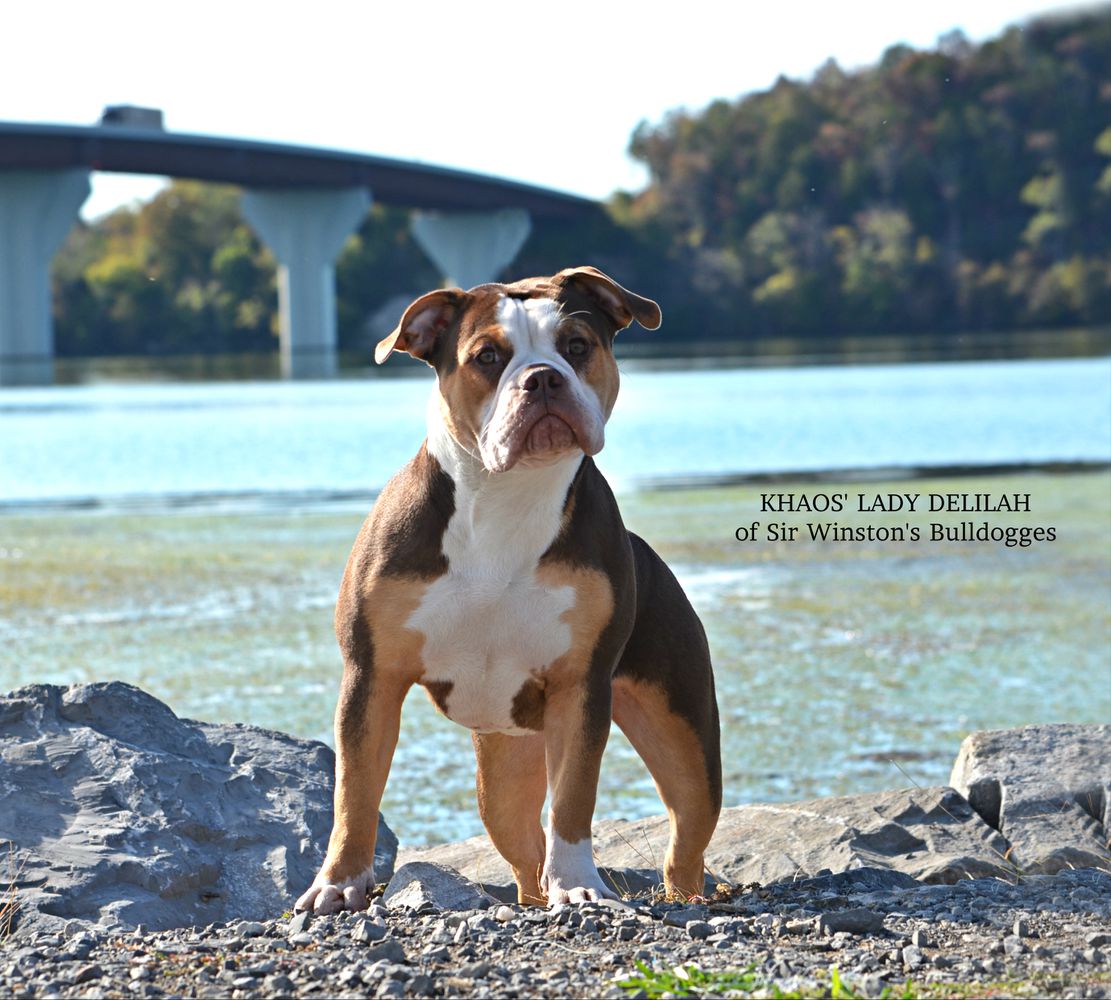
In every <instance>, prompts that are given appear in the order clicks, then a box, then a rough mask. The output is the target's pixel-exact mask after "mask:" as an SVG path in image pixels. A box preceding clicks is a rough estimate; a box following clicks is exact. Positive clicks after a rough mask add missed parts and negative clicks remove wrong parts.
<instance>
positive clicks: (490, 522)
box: [405, 460, 578, 735]
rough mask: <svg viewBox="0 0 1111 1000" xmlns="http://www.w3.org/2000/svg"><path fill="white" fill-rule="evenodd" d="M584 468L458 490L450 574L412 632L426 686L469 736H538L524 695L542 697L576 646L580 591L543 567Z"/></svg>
mask: <svg viewBox="0 0 1111 1000" xmlns="http://www.w3.org/2000/svg"><path fill="white" fill-rule="evenodd" d="M577 464H578V460H576V461H575V463H574V464H571V463H568V464H567V465H566V466H565V467H563V468H559V467H557V468H553V469H550V470H542V471H541V470H534V471H533V472H532V473H531V474H529V475H527V476H525V475H517V474H515V473H512V472H511V473H507V474H505V475H503V476H501V477H499V478H498V479H497V480H496V481H494V482H492V483H483V488H482V491H481V493H479V492H472V491H470V490H467V489H466V488H465V487H461V486H459V487H457V491H456V503H457V509H456V512H455V513H454V514H453V516H452V518H451V520H450V521H449V523H448V526H447V529H446V531H445V532H444V538H443V552H444V555H445V556H446V558H447V561H448V570H447V572H446V573H445V574H444V575H443V576H442V577H440V578H439V579H438V580H435V581H434V582H433V583H432V584H430V585H429V587H428V589H427V590H426V591H425V593H424V594H423V595H422V597H421V600H420V604H419V605H418V606H417V608H416V610H415V611H413V613H412V614H411V615H410V616H409V619H408V620H407V621H406V623H405V627H406V628H407V629H411V630H414V631H416V632H418V633H419V634H420V635H421V636H422V638H423V642H422V644H421V654H420V656H421V661H422V670H423V672H422V676H421V678H420V683H422V684H424V685H425V686H426V687H427V688H428V690H429V692H430V693H432V694H433V697H434V698H435V699H436V701H437V703H438V704H439V705H440V707H441V709H442V710H443V711H444V714H446V715H447V716H448V717H449V718H451V719H453V720H454V721H455V722H458V723H460V724H461V725H464V726H467V727H468V728H470V729H475V730H478V731H480V732H504V733H514V734H518V735H522V734H524V733H527V732H530V731H534V730H532V729H530V728H529V727H527V726H525V725H522V721H523V719H524V714H523V711H522V705H521V698H522V697H523V696H522V690H523V689H531V692H532V694H533V697H534V698H535V690H536V689H537V687H538V685H539V686H542V685H543V682H544V675H545V673H546V672H547V671H548V670H549V668H550V667H551V666H552V664H553V663H555V661H557V660H558V659H559V658H560V657H562V656H564V655H565V654H567V653H568V651H569V650H570V649H571V646H572V641H573V635H572V633H573V629H572V625H571V624H570V623H569V621H568V618H569V615H568V613H569V612H571V611H572V609H574V607H575V603H576V599H577V595H576V591H575V588H574V587H573V586H571V585H566V584H565V583H564V581H563V580H552V579H550V578H546V577H545V574H544V572H543V570H541V569H540V566H539V563H540V558H541V556H542V555H543V554H544V553H545V552H546V551H547V549H548V548H549V546H550V545H551V544H552V542H553V541H554V539H555V537H556V535H557V534H558V533H559V528H560V522H561V516H562V510H563V502H564V497H565V496H566V492H567V484H568V483H569V482H570V477H571V476H572V475H573V474H574V471H575V468H576V467H577ZM530 682H531V684H530ZM437 691H438V692H439V696H437V693H436V692H437ZM529 693H530V692H529V691H528V690H526V691H525V695H528V694H529ZM526 700H527V699H526ZM534 724H535V723H534Z"/></svg>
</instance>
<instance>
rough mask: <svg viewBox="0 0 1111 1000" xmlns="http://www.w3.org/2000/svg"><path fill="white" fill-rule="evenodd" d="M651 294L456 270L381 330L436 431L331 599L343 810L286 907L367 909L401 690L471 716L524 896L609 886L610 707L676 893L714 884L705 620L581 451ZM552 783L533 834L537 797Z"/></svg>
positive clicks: (717, 797) (581, 275)
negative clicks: (599, 827) (427, 388)
mask: <svg viewBox="0 0 1111 1000" xmlns="http://www.w3.org/2000/svg"><path fill="white" fill-rule="evenodd" d="M661 318H662V317H661V313H660V308H659V306H658V305H657V304H656V303H655V302H653V301H652V300H651V299H647V298H644V297H642V296H640V295H637V294H635V293H633V292H631V291H629V290H627V289H625V288H623V287H622V286H621V285H619V284H618V283H617V282H616V281H614V280H613V279H612V278H610V277H608V276H607V275H605V274H603V273H602V272H601V271H599V270H596V269H595V268H593V267H573V268H568V269H566V270H563V271H560V272H559V273H558V274H556V275H554V276H552V277H550V278H530V279H526V280H522V281H517V282H514V283H512V284H484V285H478V286H476V287H474V288H472V289H470V291H463V290H462V289H459V288H447V289H440V290H437V291H433V292H429V293H428V294H426V295H423V296H421V297H420V298H418V299H417V300H416V301H415V302H413V303H412V305H410V306H409V307H408V308H407V309H406V310H405V313H404V315H403V316H402V318H401V322H400V323H399V324H398V326H397V328H396V329H395V330H394V331H393V332H392V333H391V334H390V335H389V336H388V337H386V338H385V339H384V340H383V341H382V342H381V343H379V344H378V346H377V349H376V351H375V360H376V361H377V362H378V363H379V364H381V363H382V362H384V361H385V360H386V359H387V358H388V357H389V356H390V355H391V354H392V353H393V352H394V351H404V352H406V353H408V354H410V355H412V356H413V357H415V358H419V359H421V360H422V361H424V362H426V363H427V364H429V365H431V366H432V368H434V369H435V371H436V377H437V382H436V389H435V391H434V392H433V393H432V396H431V399H430V401H429V407H428V436H427V438H426V439H425V441H424V443H423V444H422V446H421V448H420V450H419V451H418V453H417V455H416V457H415V458H413V459H412V461H410V462H409V464H408V465H406V466H405V467H404V468H403V469H402V470H401V471H400V472H399V473H397V475H396V476H394V478H393V479H391V480H390V482H389V484H388V485H387V486H386V487H385V489H383V491H382V493H381V494H380V496H379V497H378V500H377V501H376V503H375V505H374V508H373V510H372V511H371V513H370V515H369V516H368V517H367V519H366V522H365V523H364V525H363V527H362V530H361V532H360V533H359V536H358V538H357V540H356V542H355V545H354V548H353V550H352V553H351V557H350V559H349V561H348V564H347V569H346V572H345V574H344V578H343V583H342V586H341V589H340V595H339V600H338V602H337V605H336V615H335V625H336V636H337V638H338V640H339V645H340V649H341V651H342V653H343V660H344V674H343V682H342V685H341V689H340V695H339V701H338V704H337V708H336V716H335V740H336V750H337V760H336V790H335V820H334V826H333V829H332V833H331V837H330V839H329V843H328V852H327V856H326V857H325V860H324V863H323V865H322V867H321V869H320V872H319V874H318V875H317V877H316V878H315V880H314V881H313V883H312V885H311V886H310V888H309V889H308V890H307V891H306V892H305V893H304V894H303V895H302V896H301V897H300V898H299V899H298V901H297V904H296V906H297V909H299V910H311V911H314V912H316V913H331V912H334V911H337V910H340V909H344V908H346V909H349V910H358V909H363V908H364V907H365V906H366V903H367V895H368V893H369V891H370V890H371V889H372V888H373V886H374V846H375V835H376V831H377V824H378V810H379V804H380V802H381V797H382V790H383V788H384V787H385V784H386V778H387V775H388V772H389V769H390V761H391V759H392V756H393V751H394V748H395V746H396V743H397V738H398V725H399V720H400V716H401V705H402V702H403V700H404V698H405V696H406V693H407V692H408V691H409V689H410V688H411V687H412V686H413V685H414V684H419V685H421V686H423V687H424V689H425V691H426V692H427V693H428V695H429V696H430V697H431V699H432V701H433V702H434V703H435V704H436V707H437V708H438V709H439V711H440V712H442V713H443V714H444V715H446V716H447V717H448V718H449V719H452V720H454V721H455V722H458V723H460V724H461V725H463V726H466V727H467V728H468V729H470V730H471V733H472V739H473V743H474V749H475V756H476V758H477V761H478V777H477V784H478V807H479V813H480V815H481V817H482V821H483V823H484V824H485V827H486V830H487V831H488V833H489V835H490V839H491V840H492V841H493V843H494V846H495V847H496V848H497V850H498V851H499V852H500V853H501V855H502V856H503V857H504V858H505V859H506V861H508V862H509V864H510V866H511V867H512V869H513V875H514V878H515V880H516V883H517V893H518V899H519V900H520V902H521V903H529V904H541V905H543V904H547V905H556V904H558V903H580V902H585V901H588V900H596V899H598V898H601V897H610V898H616V895H615V893H614V892H613V891H612V890H611V889H610V888H609V887H608V886H606V885H605V884H604V883H603V881H602V879H601V877H600V876H599V874H598V869H597V868H596V866H595V863H594V857H593V851H592V846H591V830H590V824H591V819H592V817H593V813H594V806H595V798H596V794H597V785H598V771H599V766H600V763H601V759H602V751H603V750H604V748H605V745H606V739H607V736H608V734H609V728H610V722H611V720H612V721H614V722H616V723H617V725H618V726H619V727H620V728H621V730H622V731H623V732H624V733H625V735H626V736H627V737H628V738H629V741H630V742H631V743H632V745H633V747H634V748H635V749H636V750H637V752H638V753H639V755H640V756H641V758H642V759H643V760H644V762H645V764H646V765H647V767H648V770H649V772H650V773H651V774H652V777H653V779H654V780H655V783H656V787H657V789H658V791H659V793H660V797H661V798H662V800H663V803H664V805H665V806H666V808H667V811H668V815H669V818H670V840H669V844H668V850H667V856H666V859H665V865H664V881H665V885H666V889H667V891H668V892H669V894H671V895H673V896H676V897H684V898H689V897H691V896H695V895H701V894H702V892H703V886H704V877H705V876H704V869H703V854H704V851H705V848H706V845H707V844H708V843H709V841H710V837H711V835H712V833H713V831H714V828H715V826H716V824H717V818H718V813H719V811H720V808H721V755H720V743H719V724H718V710H717V702H716V698H715V694H714V680H713V673H712V669H711V664H710V654H709V649H708V647H707V643H706V636H705V632H704V631H703V628H702V624H701V622H700V621H699V619H698V616H697V615H696V614H695V612H694V610H693V608H692V607H691V605H690V603H689V602H688V600H687V598H686V596H685V594H684V593H683V591H682V589H681V588H680V586H679V584H678V583H677V582H676V580H675V577H674V576H673V575H672V573H671V572H670V570H669V569H668V568H667V566H666V565H665V564H664V562H663V560H662V559H661V558H660V557H659V556H658V555H657V554H656V553H655V552H654V551H653V550H652V549H651V548H649V546H648V545H647V544H646V543H645V542H644V541H643V540H641V539H640V538H639V537H637V536H636V535H634V534H633V533H632V532H630V531H628V530H626V528H625V526H624V524H623V522H622V520H621V514H620V512H619V511H618V507H617V503H616V501H615V500H614V496H613V493H612V491H611V490H610V488H609V485H608V484H607V483H606V481H605V479H604V478H603V477H602V475H601V473H600V472H599V471H598V468H597V466H596V465H595V464H594V461H593V457H592V456H594V455H596V454H597V453H598V452H599V451H601V449H602V445H603V443H604V439H605V425H606V421H607V419H608V418H609V416H610V413H611V411H612V410H613V405H614V402H615V400H616V398H617V391H618V371H617V365H616V363H615V361H614V357H613V341H614V337H615V335H616V334H617V332H618V331H619V330H623V329H625V328H626V327H627V326H629V325H630V324H631V323H632V322H633V320H634V319H635V320H637V321H638V322H639V323H640V324H641V326H643V327H645V328H646V329H649V330H654V329H657V328H658V327H659V325H660V322H661ZM545 795H549V796H550V799H549V808H548V817H547V825H546V830H545V828H543V827H542V826H541V810H542V807H543V804H544V800H545Z"/></svg>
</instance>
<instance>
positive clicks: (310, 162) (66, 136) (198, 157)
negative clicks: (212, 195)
mask: <svg viewBox="0 0 1111 1000" xmlns="http://www.w3.org/2000/svg"><path fill="white" fill-rule="evenodd" d="M71 167H87V168H89V169H90V170H103V171H109V172H118V173H129V174H160V175H167V176H171V177H188V178H193V179H196V180H204V181H215V182H223V183H228V184H238V185H241V186H243V187H247V188H345V187H347V188H349V187H366V188H369V189H370V191H371V192H372V194H373V197H374V200H375V201H378V202H382V203H384V204H390V205H402V206H406V207H414V208H427V209H439V210H446V211H461V212H468V211H469V212H485V211H491V210H495V209H500V208H523V209H525V210H526V211H528V212H529V213H531V214H532V215H534V216H537V217H549V218H551V217H556V218H572V217H576V216H582V215H585V214H588V213H590V212H592V211H596V210H597V208H598V204H597V202H595V201H592V200H591V199H589V198H582V197H579V196H578V195H572V194H567V193H565V192H561V191H553V190H550V189H548V188H541V187H535V186H533V185H529V184H522V183H520V182H517V181H510V180H505V179H502V178H498V177H490V176H487V175H484V174H474V173H469V172H467V171H463V170H453V169H449V168H447V167H437V166H430V165H428V164H424V163H415V162H409V161H406V160H395V159H389V158H387V157H381V156H369V155H366V154H362V153H350V152H343V151H340V150H332V149H317V148H313V147H308V146H288V145H282V144H280V143H270V142H257V141H254V140H248V139H231V138H223V137H220V136H209V135H192V134H189V133H181V132H164V131H160V130H157V129H149V130H148V129H139V128H126V127H120V126H102V125H95V126H84V125H38V124H30V123H21V122H0V170H44V169H66V168H71Z"/></svg>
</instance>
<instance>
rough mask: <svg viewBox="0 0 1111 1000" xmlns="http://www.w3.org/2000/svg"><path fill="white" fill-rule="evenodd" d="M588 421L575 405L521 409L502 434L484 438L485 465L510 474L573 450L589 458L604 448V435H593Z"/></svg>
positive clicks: (495, 470)
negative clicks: (519, 466) (518, 467)
mask: <svg viewBox="0 0 1111 1000" xmlns="http://www.w3.org/2000/svg"><path fill="white" fill-rule="evenodd" d="M589 426H590V425H589V420H588V418H587V417H586V416H585V415H584V414H582V413H581V412H579V410H578V409H577V408H576V407H574V406H562V405H550V404H549V405H542V406H526V407H521V408H520V409H518V410H517V412H516V413H515V414H514V417H513V419H512V420H511V421H510V426H508V427H504V428H502V432H501V433H500V434H496V433H491V434H489V435H483V436H482V439H480V450H481V453H482V458H483V464H484V465H485V466H486V468H487V469H489V470H490V471H491V472H507V471H508V470H509V469H512V468H513V467H514V466H516V465H518V464H520V465H523V466H525V467H529V466H534V465H545V464H547V463H548V462H553V461H556V460H557V459H558V458H560V457H561V456H563V455H566V454H567V453H568V452H570V451H573V450H576V449H578V450H580V451H582V452H584V453H585V454H587V455H594V454H597V453H598V452H599V451H600V450H601V448H602V440H601V434H600V433H597V434H594V435H591V434H590V432H589Z"/></svg>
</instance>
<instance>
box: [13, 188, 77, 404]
mask: <svg viewBox="0 0 1111 1000" xmlns="http://www.w3.org/2000/svg"><path fill="white" fill-rule="evenodd" d="M88 196H89V172H88V171H87V170H81V169H75V170H50V171H38V170H36V171H23V170H2V171H0V385H49V384H50V383H51V382H53V381H54V325H53V322H52V320H51V315H50V261H51V260H52V259H53V257H54V254H55V253H56V252H57V250H58V247H60V246H61V245H62V240H64V239H65V237H66V234H67V233H68V232H69V231H70V229H71V228H72V227H73V224H74V222H76V221H77V211H78V209H80V208H81V206H82V204H83V203H84V201H85V199H86V198H87V197H88Z"/></svg>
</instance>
